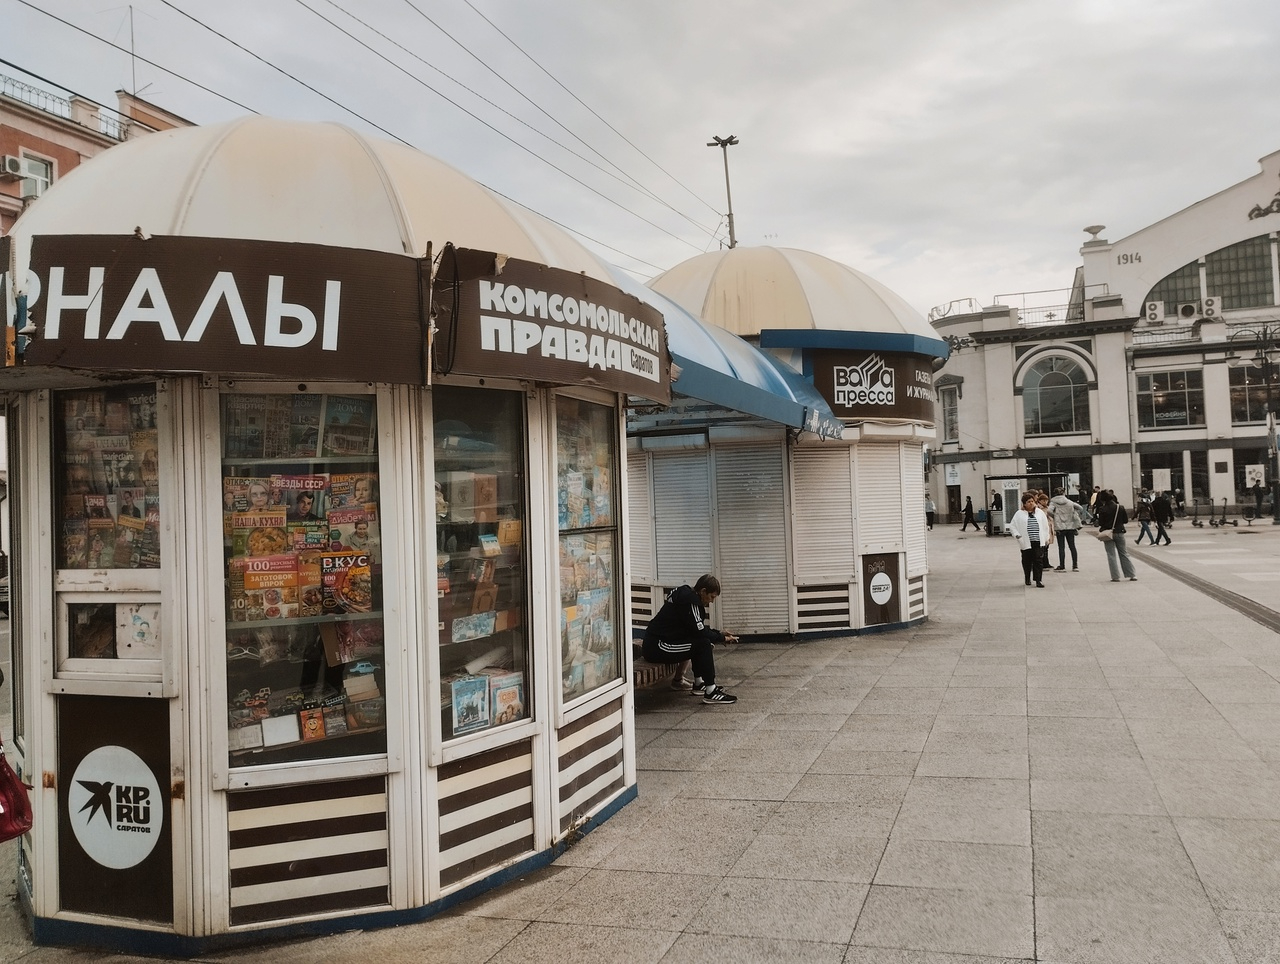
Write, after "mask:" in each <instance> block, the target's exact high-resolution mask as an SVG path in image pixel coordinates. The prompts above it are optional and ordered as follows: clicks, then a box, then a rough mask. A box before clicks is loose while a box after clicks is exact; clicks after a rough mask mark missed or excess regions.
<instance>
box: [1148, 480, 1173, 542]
mask: <svg viewBox="0 0 1280 964" xmlns="http://www.w3.org/2000/svg"><path fill="white" fill-rule="evenodd" d="M1151 517H1152V518H1153V519H1155V520H1156V545H1160V543H1161V542H1162V541H1163V543H1164V544H1165V545H1166V546H1167V545H1168V544H1169V543H1171V542H1172V541H1173V540H1172V539H1170V538H1169V533H1167V532H1166V531H1165V526H1171V525H1173V503H1172V502H1170V501H1169V493H1168V492H1161V493H1160V494H1159V495H1158V496H1156V497H1155V501H1154V502H1152V503H1151Z"/></svg>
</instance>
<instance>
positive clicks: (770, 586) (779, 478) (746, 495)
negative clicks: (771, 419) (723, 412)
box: [714, 441, 792, 634]
mask: <svg viewBox="0 0 1280 964" xmlns="http://www.w3.org/2000/svg"><path fill="white" fill-rule="evenodd" d="M714 457H715V489H716V541H717V546H718V550H719V554H718V557H719V566H718V567H717V575H719V576H720V579H721V581H722V582H724V583H725V590H724V592H723V594H722V595H721V596H720V600H719V608H720V613H719V617H720V622H721V623H722V624H723V626H724V627H726V628H728V629H729V630H731V631H732V632H735V633H751V634H758V633H789V632H791V631H792V629H791V580H790V579H789V578H788V576H787V568H788V567H787V559H788V558H789V553H788V549H787V497H786V496H787V493H786V489H785V486H786V476H785V472H784V468H785V466H784V461H785V459H786V447H785V444H784V443H783V442H782V441H778V442H767V443H763V444H757V445H727V446H716V447H715V449H714Z"/></svg>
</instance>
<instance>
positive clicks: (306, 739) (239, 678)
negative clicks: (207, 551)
mask: <svg viewBox="0 0 1280 964" xmlns="http://www.w3.org/2000/svg"><path fill="white" fill-rule="evenodd" d="M377 410H378V406H377V397H376V396H374V395H371V394H370V395H339V394H316V393H296V394H273V393H256V394H249V393H244V394H224V395H223V396H222V410H221V421H222V492H221V498H222V519H223V526H222V536H223V544H224V562H225V567H226V572H225V591H226V666H227V670H226V672H227V704H228V705H227V739H228V750H229V756H230V763H231V765H232V766H233V767H235V766H249V765H261V764H267V763H290V762H295V761H300V760H312V759H328V758H334V757H347V756H356V755H365V754H378V753H386V751H387V738H386V698H385V695H384V692H385V685H386V684H385V646H384V640H383V618H382V553H381V532H382V527H383V525H384V520H383V518H382V515H381V510H380V504H379V499H378V495H379V493H378V433H377V414H378V411H377Z"/></svg>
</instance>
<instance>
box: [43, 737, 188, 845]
mask: <svg viewBox="0 0 1280 964" xmlns="http://www.w3.org/2000/svg"><path fill="white" fill-rule="evenodd" d="M67 810H68V813H69V816H70V817H71V828H72V830H74V831H75V835H76V840H77V841H79V843H80V846H81V847H83V848H84V852H85V853H86V854H88V855H89V857H90V858H92V859H93V860H94V861H95V862H96V863H99V864H101V865H102V866H104V867H110V868H112V869H113V870H125V869H127V868H129V867H135V866H137V865H138V864H140V863H142V861H144V860H146V859H147V857H148V855H150V853H151V851H152V850H154V849H155V845H156V840H157V838H158V837H159V836H160V830H161V828H162V827H163V826H164V799H163V798H162V797H161V796H160V787H159V786H158V785H157V783H156V778H155V776H154V775H153V774H152V772H151V768H150V767H148V766H147V765H146V764H145V763H143V762H142V759H141V758H140V757H139V756H138V755H137V754H136V753H134V752H133V751H132V750H126V749H125V748H124V747H122V746H100V747H98V749H96V750H94V751H93V752H92V753H90V754H89V755H88V756H86V757H85V758H84V759H83V760H81V761H80V765H79V766H78V767H76V772H75V775H74V776H72V778H71V787H70V789H69V790H68V793H67Z"/></svg>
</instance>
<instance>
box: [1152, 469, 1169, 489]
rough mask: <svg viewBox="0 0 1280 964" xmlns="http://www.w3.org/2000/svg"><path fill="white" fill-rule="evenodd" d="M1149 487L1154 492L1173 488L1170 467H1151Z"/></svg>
mask: <svg viewBox="0 0 1280 964" xmlns="http://www.w3.org/2000/svg"><path fill="white" fill-rule="evenodd" d="M1151 488H1152V491H1155V492H1169V491H1172V489H1173V470H1172V469H1152V470H1151Z"/></svg>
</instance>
